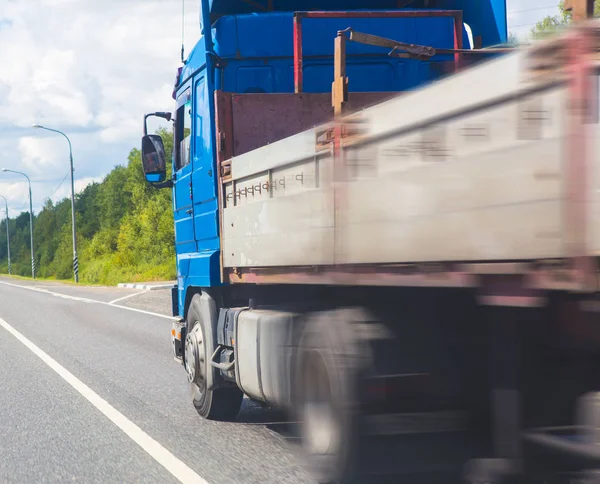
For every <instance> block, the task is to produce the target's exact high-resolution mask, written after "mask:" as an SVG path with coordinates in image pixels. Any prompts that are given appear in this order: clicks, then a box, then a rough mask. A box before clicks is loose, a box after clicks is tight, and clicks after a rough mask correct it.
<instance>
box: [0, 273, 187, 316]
mask: <svg viewBox="0 0 600 484" xmlns="http://www.w3.org/2000/svg"><path fill="white" fill-rule="evenodd" d="M0 284H4V285H5V286H12V287H18V288H19V289H26V290H28V291H35V292H41V293H44V294H48V295H50V296H55V297H60V298H62V299H70V300H72V301H78V302H84V303H91V304H104V305H105V306H112V307H115V308H121V309H126V310H127V311H134V312H136V313H142V314H148V315H150V316H156V317H159V318H165V319H169V320H171V321H174V320H175V321H177V320H178V319H179V318H175V317H173V316H167V315H165V314H160V313H153V312H152V311H145V310H143V309H137V308H130V307H127V306H121V305H120V304H115V303H116V302H118V301H122V300H123V299H126V298H119V299H115V300H114V301H111V302H104V301H98V300H96V299H89V298H87V297H77V296H69V295H68V294H62V293H60V292H53V291H49V290H48V289H43V288H41V287H33V286H20V285H19V284H12V283H10V282H5V281H0ZM138 294H143V293H141V292H138V293H136V294H130V295H128V296H127V297H132V296H137V295H138Z"/></svg>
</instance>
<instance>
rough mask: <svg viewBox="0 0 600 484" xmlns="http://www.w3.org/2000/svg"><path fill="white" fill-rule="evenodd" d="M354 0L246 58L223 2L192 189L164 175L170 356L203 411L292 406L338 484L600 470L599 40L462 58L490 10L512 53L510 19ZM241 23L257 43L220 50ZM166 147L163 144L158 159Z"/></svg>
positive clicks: (588, 26) (155, 177) (321, 475)
mask: <svg viewBox="0 0 600 484" xmlns="http://www.w3.org/2000/svg"><path fill="white" fill-rule="evenodd" d="M297 3H299V2H296V3H294V4H293V2H289V4H290V5H292V4H293V8H296V7H297V5H296V4H297ZM332 3H334V2H332ZM338 3H340V5H337V4H336V5H335V6H334V5H332V6H331V7H330V8H334V7H335V8H338V9H339V10H336V11H333V10H331V11H328V12H312V11H309V9H307V8H305V9H304V10H302V11H301V12H296V13H295V14H294V13H277V12H275V13H265V14H264V15H265V16H264V17H261V16H260V15H256V16H252V18H254V17H256V18H255V20H256V21H257V22H258V24H253V25H255V27H256V28H261V29H262V31H263V32H272V31H273V29H277V28H278V27H277V26H278V25H279V24H278V23H277V22H278V21H281V22H282V24H281V25H280V26H281V29H282V31H286V32H288V33H291V34H292V37H293V38H294V39H295V41H294V44H293V46H292V45H291V44H290V45H287V47H285V45H284V43H283V42H281V41H280V42H279V44H278V45H269V48H271V49H273V50H271V51H269V53H270V54H269V55H272V56H273V57H269V56H267V54H264V55H265V56H266V57H265V58H264V59H255V58H253V57H252V56H251V55H250V54H251V52H248V51H245V50H244V49H245V48H247V49H252V48H253V47H251V46H252V43H251V42H250V40H249V39H252V38H253V37H248V41H247V42H246V41H245V40H244V37H243V34H242V32H243V31H244V27H243V26H244V22H246V21H250V20H249V19H246V18H244V17H243V15H242V16H240V15H237V14H236V15H235V22H233V21H232V20H231V19H228V14H231V13H232V12H230V11H225V10H219V8H218V7H219V5H221V6H222V5H225V3H223V4H218V2H217V1H216V0H215V2H213V3H212V5H208V3H206V4H203V7H204V10H203V12H204V18H209V15H213V17H212V19H213V21H214V20H215V19H217V18H218V20H217V21H216V23H215V24H214V25H213V32H212V34H213V37H214V39H215V40H210V41H208V40H206V38H203V40H201V41H200V43H199V45H200V47H197V49H196V50H195V51H194V53H192V55H191V56H190V59H189V60H188V63H187V64H186V66H185V67H184V68H183V71H182V73H181V76H180V78H179V80H178V87H177V95H176V99H177V106H178V109H177V114H176V120H175V153H174V168H173V179H172V180H167V181H165V177H166V175H165V171H164V170H163V171H158V172H157V171H152V170H147V171H146V176H147V178H148V180H149V181H151V182H153V183H155V184H157V185H158V186H172V187H173V193H174V211H175V229H176V242H177V259H178V285H177V287H176V288H174V291H173V294H174V315H178V316H181V317H182V321H181V322H179V323H176V324H174V326H173V329H172V340H173V349H174V354H175V358H176V359H177V360H178V361H180V362H181V363H182V364H183V365H184V366H185V369H186V372H187V375H188V379H189V382H190V388H191V393H192V398H193V402H194V405H195V407H196V409H197V410H198V412H199V413H200V415H202V416H203V417H205V418H210V419H230V418H234V417H235V416H236V414H237V412H238V410H239V407H240V403H241V399H242V396H243V395H246V396H248V397H250V398H251V399H253V400H255V401H258V402H262V403H265V404H267V405H270V406H276V407H281V408H284V409H287V410H289V411H290V414H291V415H292V418H293V419H294V420H297V421H298V422H299V425H298V427H299V433H300V436H301V441H302V445H303V448H304V451H305V453H306V455H307V456H308V461H309V464H310V466H311V468H312V470H313V471H314V473H315V475H316V476H317V477H318V479H319V481H320V482H350V481H351V480H352V479H353V478H355V477H356V475H357V474H360V473H365V472H368V473H371V472H379V473H387V472H401V473H402V474H404V475H406V481H407V482H421V481H417V479H420V478H424V479H435V478H437V479H439V482H454V480H453V479H460V478H462V479H464V480H466V481H467V482H472V483H479V482H528V483H530V482H540V483H541V482H548V479H553V481H552V482H570V481H569V479H573V478H575V477H577V478H580V477H586V476H592V475H593V470H594V469H600V452H599V451H598V450H597V444H598V443H600V436H599V434H598V431H597V428H596V427H597V425H596V422H597V420H598V416H599V409H598V401H599V398H598V397H597V396H596V395H597V393H596V392H597V391H598V386H599V383H598V378H597V370H598V368H599V366H600V365H599V363H600V351H599V350H600V326H599V325H598V323H600V320H599V315H598V312H600V299H599V298H598V297H597V293H598V290H599V288H598V284H599V283H600V281H599V279H598V258H599V256H600V224H599V223H598V222H599V221H600V166H599V165H598V163H597V162H596V158H597V156H596V154H595V153H596V151H597V150H598V148H600V146H598V142H597V140H598V139H600V137H599V136H597V134H600V131H599V129H598V126H600V124H599V114H598V105H599V103H598V91H599V83H598V76H599V75H600V73H599V72H598V47H597V46H598V45H600V44H599V42H598V41H599V39H600V35H599V34H600V24H599V23H597V22H590V23H586V22H584V23H581V24H580V25H579V26H578V27H576V28H573V29H571V30H569V31H568V32H566V33H564V34H562V35H561V36H560V37H557V38H556V39H552V40H549V41H545V42H543V43H541V44H539V45H535V46H534V47H532V48H530V49H527V50H523V51H518V52H514V53H509V54H506V55H501V56H497V55H498V54H500V53H503V51H502V50H494V51H491V52H490V51H488V52H485V53H484V52H483V51H477V49H475V50H472V51H471V48H472V47H475V42H473V44H472V45H468V46H465V45H461V42H462V34H463V33H464V32H463V30H465V29H463V25H462V20H460V19H461V17H462V18H463V19H466V18H468V17H469V16H471V19H472V20H471V22H472V24H473V25H471V26H470V27H469V29H470V30H471V37H473V38H477V37H479V36H480V35H481V36H482V39H484V40H483V41H479V40H478V41H477V42H478V43H480V44H482V45H484V46H485V45H488V42H486V40H485V39H486V35H487V34H488V33H489V32H491V34H490V35H489V38H490V39H493V42H490V43H492V44H493V43H497V42H496V41H504V40H505V27H504V26H503V27H498V26H499V25H500V24H502V22H499V23H498V22H496V23H494V22H491V21H490V22H491V23H489V24H488V29H487V30H484V31H483V32H478V31H477V28H476V27H473V26H476V25H477V22H475V21H474V20H473V19H479V20H480V21H481V22H484V20H483V19H484V18H487V19H488V20H490V19H493V18H495V17H494V16H491V17H489V16H488V17H485V16H484V15H482V16H479V17H478V16H477V15H475V14H474V12H473V11H472V10H471V11H467V4H468V3H470V2H459V1H456V2H449V1H448V2H437V5H436V7H445V8H446V10H444V9H443V8H440V9H438V10H426V9H419V8H416V9H414V10H401V9H400V10H398V9H396V10H393V11H390V12H388V11H386V12H381V11H379V12H376V11H372V12H366V11H358V10H353V9H352V8H350V7H349V6H348V4H349V3H351V2H338ZM342 3H344V5H342ZM355 3H356V5H354V4H353V7H355V8H359V7H361V6H363V5H362V4H360V5H359V3H360V2H355ZM248 4H249V3H248V2H242V3H240V4H238V7H239V8H242V7H243V8H246V6H247V5H248ZM281 4H285V2H283V1H282V2H281ZM414 4H415V5H416V6H417V7H418V6H420V5H417V4H419V2H414ZM442 4H443V5H442ZM500 4H502V5H504V4H503V2H493V1H492V2H488V3H486V2H478V5H479V7H478V8H479V9H480V13H482V12H484V11H485V12H489V11H492V12H496V13H498V10H495V9H494V7H496V8H497V7H498V6H499V5H500ZM265 5H267V4H266V3H265ZM273 5H278V2H277V1H275V2H273V3H269V5H268V6H267V7H272V6H273ZM286 5H287V4H286ZM421 6H424V5H421ZM461 6H464V7H465V10H463V11H461V9H460V7H461ZM210 7H212V9H213V10H212V11H210V10H209V8H210ZM267 7H265V8H267ZM378 7H381V8H391V7H390V6H387V5H383V4H382V5H381V6H379V5H378ZM411 7H413V5H412V4H411ZM221 15H224V16H221ZM502 15H503V17H502V18H504V19H505V11H503V14H502ZM381 16H383V17H384V19H385V20H386V21H390V22H391V23H390V24H386V23H385V22H384V23H377V22H375V23H371V22H374V19H376V18H380V17H381ZM224 19H225V20H224ZM340 19H343V20H340ZM365 19H366V21H365ZM407 19H408V20H407ZM309 20H311V21H312V20H314V21H317V22H325V24H324V25H326V27H323V30H322V31H321V30H319V29H318V28H316V25H317V24H313V25H312V28H311V29H310V30H308V29H307V23H308V21H309ZM270 21H273V22H274V23H271V24H268V22H270ZM407 21H409V23H402V22H407ZM219 22H222V23H219ZM228 22H229V23H228ZM261 22H265V23H261ZM328 22H329V23H328ZM395 22H400V23H395ZM410 22H415V23H414V26H415V27H418V26H427V25H429V24H427V23H420V22H433V24H432V25H437V26H438V27H440V29H441V30H438V33H439V35H440V37H439V38H438V39H437V40H438V41H439V43H437V44H436V43H435V42H431V43H428V42H417V41H416V40H417V38H418V36H419V35H420V32H421V31H420V30H419V28H415V29H413V30H410V28H408V26H409V25H411V24H410ZM437 22H439V23H437ZM234 24H235V25H236V28H237V29H238V30H237V35H238V41H239V44H238V46H237V47H238V50H237V51H236V50H235V49H234V48H231V49H229V50H227V48H225V46H224V44H225V43H226V38H229V37H222V38H221V40H219V38H218V36H219V32H223V30H219V28H220V27H222V28H224V27H223V26H226V25H234ZM267 24H268V25H269V26H270V27H269V29H270V30H269V29H267V27H266V26H267ZM483 24H484V23H482V24H481V25H483ZM248 25H250V24H248ZM386 25H388V26H387V27H386ZM390 25H391V26H390ZM493 25H495V26H496V28H497V29H498V28H500V30H502V29H504V34H502V35H500V37H498V36H496V37H494V35H495V34H494V29H493V28H492V26H493ZM503 25H505V24H503ZM459 26H460V28H459ZM348 27H350V28H351V29H352V30H351V31H349V30H347V29H348ZM387 28H390V29H391V30H394V29H396V30H394V32H395V35H392V34H394V32H389V31H386V29H387ZM307 32H309V34H310V36H315V37H316V38H317V39H319V38H320V37H319V36H320V35H323V36H325V34H327V35H330V34H332V35H330V37H329V43H328V44H327V45H330V50H323V51H321V52H320V53H319V51H318V49H321V48H323V47H322V46H324V45H325V44H324V41H323V42H322V41H318V42H316V43H314V44H311V43H310V42H309V41H308V40H307V39H308V37H309V36H308V35H307ZM411 32H412V34H411ZM428 32H429V31H428ZM497 32H498V30H496V33H497ZM364 33H367V34H369V35H370V37H369V36H365V35H361V34H364ZM205 34H207V31H206V30H205ZM403 34H404V35H405V36H406V37H404V36H403ZM413 34H414V36H413V37H411V35H413ZM436 35H437V34H436ZM373 36H376V37H373ZM333 38H335V39H336V40H335V43H334V42H331V40H332V39H333ZM263 40H264V39H263ZM271 40H273V39H271ZM351 40H354V41H358V42H366V43H368V44H369V45H367V46H365V45H362V43H361V44H360V45H355V44H354V43H352V42H350V43H348V42H349V41H351ZM204 41H206V43H205V44H203V42H204ZM400 41H401V42H405V43H404V44H402V45H400V46H399V47H398V48H394V49H392V52H393V55H394V56H396V55H399V57H393V58H389V57H388V54H389V53H390V49H389V48H388V49H387V51H385V54H382V48H381V46H382V45H385V46H389V45H390V42H391V43H392V44H394V42H396V44H398V43H399V42H400ZM269 42H271V41H270V40H269V39H266V43H269ZM307 42H309V43H308V46H309V48H307ZM334 44H335V50H334V48H333V46H334ZM396 44H394V45H396ZM219 45H220V49H221V52H220V53H219V52H216V54H215V55H213V54H212V53H211V52H213V51H211V50H210V49H211V48H212V47H211V46H214V47H215V50H217V49H216V47H217V46H219ZM202 46H204V47H202ZM249 46H250V47H249ZM311 46H312V47H311ZM432 46H433V47H434V49H433V50H434V52H433V53H432V51H431V50H428V49H431V48H432ZM292 47H293V48H292ZM464 47H467V49H465V48H464ZM278 48H282V49H284V50H285V49H287V50H285V51H282V52H275V51H277V49H278ZM240 49H241V50H240ZM311 49H313V50H311ZM292 50H293V52H292ZM483 50H485V49H483ZM207 52H208V53H210V54H207ZM227 52H237V54H236V55H235V56H233V57H231V58H230V59H228V58H227V56H226V55H225V54H226V53H227ZM272 52H275V53H274V54H272ZM202 53H204V54H202ZM279 54H282V55H281V56H280V55H279ZM430 54H431V55H430ZM202 55H203V57H202V58H201V60H200V61H199V60H198V59H199V58H200V57H201V56H202ZM245 56H248V57H245ZM382 56H383V57H382ZM490 56H491V57H496V56H497V58H493V59H491V60H488V61H487V62H483V63H481V64H479V65H475V66H472V67H470V68H468V69H467V68H465V65H466V64H469V65H471V64H473V63H476V62H474V59H483V58H486V57H490ZM423 58H425V59H426V60H423ZM367 59H368V60H367ZM374 59H375V60H374ZM384 59H385V60H384ZM467 59H470V60H469V61H467ZM255 61H256V63H254V62H255ZM213 62H214V64H212V63H213ZM387 62H389V64H386V63H387ZM436 63H439V65H438V66H435V64H436ZM382 65H390V66H392V68H393V71H394V72H401V73H402V75H400V76H397V75H393V76H388V77H386V74H385V73H386V72H388V71H387V70H386V69H387V68H386V67H385V66H384V67H382ZM423 66H424V67H423ZM264 67H266V68H267V69H266V70H264V69H263V68H264ZM437 67H440V69H437ZM211 69H212V70H211ZM449 71H457V72H455V73H454V74H451V75H448V76H446V77H443V78H440V77H439V76H440V75H441V73H442V72H445V73H446V74H447V73H448V72H449ZM323 72H330V74H332V75H331V76H330V77H329V82H328V85H327V89H325V87H324V84H323V80H322V77H323V76H322V73H323ZM278 73H279V74H278ZM285 73H287V74H285ZM292 74H293V76H292ZM332 78H333V87H331V86H332V84H331V79H332ZM355 79H356V80H357V83H359V84H360V83H361V82H363V83H365V84H363V85H364V86H366V87H368V86H369V85H370V83H371V84H373V85H375V86H379V88H378V89H372V90H369V89H366V88H360V89H354V88H353V85H354V81H355ZM377 83H380V84H377ZM403 83H404V85H405V86H406V88H401V89H399V88H398V86H400V85H402V84H403ZM417 84H419V85H420V84H423V85H424V84H427V85H424V86H423V87H420V88H418V89H414V86H415V85H417ZM207 86H208V87H207ZM319 86H321V87H319ZM329 89H331V94H329V93H326V92H325V91H328V90H329ZM319 91H321V92H319ZM397 91H404V92H403V93H401V94H399V95H394V96H393V97H392V95H391V94H390V93H393V92H397ZM332 104H333V108H334V109H332ZM367 106H371V107H367ZM334 111H335V114H336V115H335V117H334V116H333V114H334ZM187 113H189V114H190V119H189V120H188V118H187V117H186V116H187ZM159 115H164V113H159ZM188 123H189V124H188ZM186 130H187V131H186ZM161 144H162V143H161V141H160V139H159V138H157V137H156V136H155V135H147V136H145V137H144V139H143V142H142V148H143V155H144V159H146V157H147V156H149V157H152V156H154V155H157V154H158V155H159V157H160V152H161ZM186 150H187V151H186ZM163 165H164V160H163ZM190 200H191V203H190ZM561 479H562V481H561ZM427 482H430V481H427ZM436 482H438V481H436Z"/></svg>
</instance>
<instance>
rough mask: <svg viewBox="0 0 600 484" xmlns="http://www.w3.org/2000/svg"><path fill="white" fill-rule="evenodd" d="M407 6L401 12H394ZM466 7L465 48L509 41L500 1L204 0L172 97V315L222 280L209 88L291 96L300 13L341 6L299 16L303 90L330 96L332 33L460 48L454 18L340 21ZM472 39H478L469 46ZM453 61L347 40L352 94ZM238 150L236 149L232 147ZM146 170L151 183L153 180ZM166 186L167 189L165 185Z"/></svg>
mask: <svg viewBox="0 0 600 484" xmlns="http://www.w3.org/2000/svg"><path fill="white" fill-rule="evenodd" d="M402 5H406V7H405V8H404V9H402V8H398V7H399V6H400V7H401V6H402ZM367 9H368V10H369V11H378V10H379V11H406V12H408V13H409V12H421V13H422V12H424V11H428V10H429V11H432V12H435V11H437V12H441V11H444V10H454V11H460V12H462V19H463V22H464V23H463V24H462V25H461V26H460V30H461V36H462V39H463V42H462V46H461V47H463V48H465V49H471V48H473V47H475V46H477V47H485V46H491V45H497V44H501V43H504V42H505V41H506V39H507V28H506V3H505V0H481V1H477V2H473V1H469V0H415V1H412V2H406V1H399V2H398V1H397V0H369V1H367V0H328V1H324V0H312V1H304V0H256V1H253V2H246V1H243V0H238V1H229V0H201V16H200V22H201V27H202V28H201V31H202V36H201V38H200V40H199V41H198V43H197V44H196V46H195V47H194V49H193V51H192V52H191V53H190V55H189V57H188V59H187V60H186V61H185V63H184V65H183V67H182V68H180V71H179V74H178V77H177V82H176V87H175V92H174V98H175V101H176V111H175V115H174V134H175V137H174V146H175V147H174V153H173V173H172V183H167V185H168V186H171V185H172V189H173V211H174V218H175V241H176V254H177V280H178V284H177V291H176V292H175V291H174V296H176V301H174V305H173V306H174V313H175V314H174V315H181V316H183V315H184V314H185V305H186V294H188V290H189V288H203V287H204V288H206V287H214V286H218V285H221V284H222V280H221V267H220V243H219V210H218V209H219V207H218V196H217V177H218V173H217V161H216V160H217V151H218V143H219V141H218V139H217V137H218V133H217V129H216V124H215V119H216V116H217V113H216V106H215V92H217V91H221V92H229V93H241V94H243V93H293V92H294V89H295V84H294V81H295V79H294V34H295V31H294V16H295V13H296V12H314V11H329V12H334V11H335V12H340V16H339V17H333V18H305V19H303V22H302V24H303V36H302V39H301V42H302V50H303V52H302V55H303V68H302V74H303V91H304V92H306V93H328V92H331V82H332V79H333V54H334V42H333V40H334V38H335V36H336V34H337V32H338V31H340V30H344V29H347V28H349V27H351V28H352V29H354V30H356V31H360V32H364V33H369V34H374V35H378V36H381V37H386V38H390V39H394V40H397V41H401V42H405V43H409V44H420V45H426V46H434V47H436V48H438V49H443V48H446V49H452V48H453V47H456V45H457V44H456V35H457V34H456V31H455V25H454V22H455V18H454V17H452V16H406V17H398V18H392V17H387V16H385V15H382V16H365V17H355V18H352V17H346V16H345V13H347V12H360V11H365V10H367ZM474 44H475V45H474ZM451 59H452V56H449V55H438V56H435V57H434V58H432V59H431V60H428V61H426V62H424V61H422V60H416V59H408V58H398V57H393V56H390V55H389V49H383V48H380V47H373V46H368V45H359V44H350V45H349V46H348V50H347V75H348V77H349V79H350V83H349V91H350V92H375V93H377V92H398V91H406V90H409V89H413V88H415V87H417V86H420V85H423V84H425V83H427V82H431V81H433V80H435V79H437V78H439V77H440V76H442V75H443V73H444V68H443V66H444V65H445V64H447V63H448V61H449V60H451ZM235 154H236V155H238V154H241V153H235ZM153 176H154V175H149V178H148V180H149V181H151V182H152V181H156V178H152V177H153ZM165 186H166V185H165Z"/></svg>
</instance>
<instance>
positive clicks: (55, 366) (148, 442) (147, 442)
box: [0, 318, 208, 484]
mask: <svg viewBox="0 0 600 484" xmlns="http://www.w3.org/2000/svg"><path fill="white" fill-rule="evenodd" d="M0 326H2V327H3V328H4V329H5V330H6V331H8V332H9V333H10V334H12V335H13V336H14V337H15V338H16V339H18V340H19V341H20V342H21V343H23V344H24V345H25V346H26V347H27V348H29V349H30V350H31V352H32V353H33V354H35V355H36V356H37V357H38V358H39V359H40V360H42V361H43V362H44V363H46V365H48V366H49V367H50V368H51V369H52V370H54V371H55V372H56V373H57V374H58V375H59V376H60V377H61V378H62V379H63V380H65V381H66V382H67V383H68V384H69V385H71V386H72V387H73V388H74V389H75V390H76V391H77V392H78V393H79V394H80V395H81V396H82V397H83V398H85V399H86V400H87V401H88V402H90V403H91V404H92V405H93V406H94V407H96V409H98V410H99V411H100V412H102V413H103V414H104V416H106V417H107V418H108V419H109V420H110V421H111V422H112V423H113V424H115V425H116V426H117V427H119V429H121V430H122V431H123V432H124V433H125V434H126V435H127V436H128V437H129V438H130V439H131V440H133V441H134V442H135V443H136V444H137V445H138V446H140V447H141V448H142V450H144V451H145V452H146V453H147V454H148V455H150V457H152V458H153V459H154V460H155V461H156V462H158V463H159V464H160V465H161V466H163V467H164V468H165V469H166V470H167V471H169V472H170V473H171V474H172V475H173V477H175V478H176V479H178V480H179V481H180V482H183V483H185V484H187V483H194V484H208V481H206V480H205V479H203V478H202V477H200V475H198V474H197V473H196V472H195V471H194V470H192V469H191V468H190V467H188V466H187V465H186V464H185V463H184V462H182V461H181V460H179V459H178V458H177V457H175V456H174V455H173V454H172V453H171V452H169V451H168V450H167V449H165V448H164V447H163V446H162V445H161V444H160V443H158V442H157V441H156V440H154V439H153V438H152V437H150V436H149V435H148V434H147V433H146V432H144V431H143V430H142V429H141V428H140V427H138V426H137V425H136V424H134V423H133V422H132V421H131V420H129V419H128V418H127V417H126V416H125V415H123V414H122V413H121V412H119V411H118V410H117V409H116V408H115V407H113V406H112V405H111V404H110V403H108V402H107V401H106V400H104V399H103V398H102V397H101V396H100V395H98V394H97V393H96V392H95V391H94V390H92V389H91V388H90V387H88V386H87V385H86V384H85V383H83V382H82V381H81V380H80V379H79V378H77V377H76V376H75V375H73V374H72V373H71V372H70V371H69V370H67V369H66V368H65V367H64V366H62V365H61V364H60V363H58V362H57V361H56V360H55V359H53V358H52V357H51V356H49V355H48V354H47V353H45V352H44V351H43V350H42V349H40V348H39V347H38V346H36V345H35V344H34V343H33V342H31V341H30V340H29V339H27V338H26V337H25V336H23V335H22V334H21V333H20V332H19V331H17V330H16V329H15V328H13V327H12V326H11V325H10V324H8V323H7V322H6V321H5V320H4V319H2V318H0Z"/></svg>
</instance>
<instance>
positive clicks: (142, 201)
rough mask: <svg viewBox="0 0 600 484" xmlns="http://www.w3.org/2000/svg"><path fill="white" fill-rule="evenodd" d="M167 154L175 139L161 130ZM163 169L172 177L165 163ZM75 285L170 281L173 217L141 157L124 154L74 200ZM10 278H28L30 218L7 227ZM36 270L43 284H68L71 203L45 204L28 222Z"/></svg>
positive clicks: (2, 240)
mask: <svg viewBox="0 0 600 484" xmlns="http://www.w3.org/2000/svg"><path fill="white" fill-rule="evenodd" d="M159 134H160V135H161V136H162V137H163V140H164V143H165V151H166V152H167V153H169V152H172V149H173V137H172V135H171V133H170V132H168V131H166V130H160V131H159ZM167 169H168V170H170V169H171V163H170V162H169V163H168V166H167ZM75 211H76V222H77V229H78V230H77V241H78V244H79V260H80V275H81V280H82V281H85V282H92V283H103V284H113V283H116V282H121V281H126V280H132V281H135V280H149V279H166V278H168V279H171V278H174V277H175V251H174V233H173V211H172V203H171V191H170V190H157V189H154V188H152V187H151V186H150V185H148V183H146V181H145V180H144V176H143V171H142V162H141V156H140V151H139V150H138V149H136V148H134V149H132V150H131V152H130V153H129V156H128V159H127V163H126V165H117V166H115V168H113V170H111V172H110V173H109V174H108V175H106V177H105V178H104V180H103V181H102V182H101V183H92V184H90V185H88V186H87V187H86V188H85V189H84V190H83V191H81V192H80V193H78V194H77V196H76V199H75ZM8 226H9V231H10V238H11V241H10V242H11V259H12V262H13V273H15V274H20V275H24V276H28V275H30V274H31V261H30V259H29V257H30V252H29V213H28V212H23V213H21V214H20V215H19V216H18V217H16V218H14V219H9V224H8ZM34 238H35V244H36V247H35V248H36V266H37V268H38V274H39V275H40V276H41V277H51V278H58V279H70V278H71V277H72V270H73V268H72V255H73V252H72V251H73V246H72V240H71V202H70V199H68V198H65V199H63V200H61V201H59V202H57V203H53V202H52V201H51V200H46V202H45V204H44V206H43V208H42V210H40V212H39V213H38V214H37V215H36V216H35V219H34ZM6 249H7V247H6V221H4V220H2V221H0V272H6V267H7V265H6V263H5V261H6V257H7V250H6Z"/></svg>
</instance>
